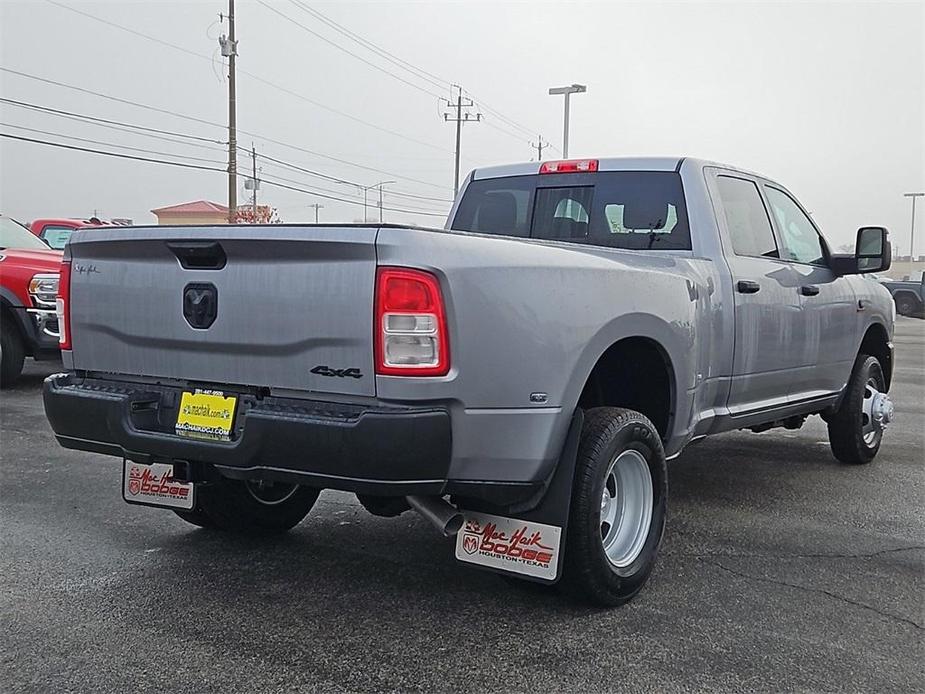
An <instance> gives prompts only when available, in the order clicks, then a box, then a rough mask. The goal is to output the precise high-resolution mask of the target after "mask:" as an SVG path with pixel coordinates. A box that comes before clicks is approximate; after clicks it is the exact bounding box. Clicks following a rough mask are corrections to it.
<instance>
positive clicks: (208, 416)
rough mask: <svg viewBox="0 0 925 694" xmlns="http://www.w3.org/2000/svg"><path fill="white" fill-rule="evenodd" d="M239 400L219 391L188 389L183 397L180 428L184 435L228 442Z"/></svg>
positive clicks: (179, 419)
mask: <svg viewBox="0 0 925 694" xmlns="http://www.w3.org/2000/svg"><path fill="white" fill-rule="evenodd" d="M237 402H238V399H237V398H236V397H235V396H234V395H225V394H224V393H221V392H219V391H215V390H199V389H197V390H195V391H194V392H192V393H191V392H189V391H185V392H184V393H183V395H182V396H181V398H180V411H179V412H178V413H177V425H176V431H177V433H178V434H179V435H181V436H190V437H193V438H200V439H216V440H219V441H227V440H228V439H229V438H231V428H232V426H233V425H234V409H235V405H237Z"/></svg>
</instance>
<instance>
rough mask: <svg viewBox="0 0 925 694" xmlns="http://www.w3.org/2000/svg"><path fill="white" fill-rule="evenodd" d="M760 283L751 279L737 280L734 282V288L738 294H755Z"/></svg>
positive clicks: (759, 287)
mask: <svg viewBox="0 0 925 694" xmlns="http://www.w3.org/2000/svg"><path fill="white" fill-rule="evenodd" d="M760 289H761V285H760V284H758V283H757V282H755V281H753V280H739V281H738V282H736V290H737V291H738V292H739V294H757V293H758V291H759V290H760Z"/></svg>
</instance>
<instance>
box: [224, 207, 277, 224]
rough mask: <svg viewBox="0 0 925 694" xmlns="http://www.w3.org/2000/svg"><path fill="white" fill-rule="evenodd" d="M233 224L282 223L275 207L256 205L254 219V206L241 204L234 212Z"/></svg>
mask: <svg viewBox="0 0 925 694" xmlns="http://www.w3.org/2000/svg"><path fill="white" fill-rule="evenodd" d="M234 223H235V224H282V223H283V220H281V219H280V218H279V213H278V212H277V211H276V208H275V207H270V206H269V205H257V218H256V219H254V208H253V207H252V206H251V205H242V206H241V207H239V208H238V210H237V212H236V213H235V220H234Z"/></svg>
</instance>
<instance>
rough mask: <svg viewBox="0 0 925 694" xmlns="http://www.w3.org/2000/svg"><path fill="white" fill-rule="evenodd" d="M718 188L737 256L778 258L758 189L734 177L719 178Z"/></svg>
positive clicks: (751, 183)
mask: <svg viewBox="0 0 925 694" xmlns="http://www.w3.org/2000/svg"><path fill="white" fill-rule="evenodd" d="M716 185H717V188H719V197H720V202H721V203H722V205H723V213H724V214H725V217H726V226H727V228H728V229H729V236H730V237H731V238H732V250H733V251H734V252H735V254H736V255H749V256H758V257H765V258H779V257H780V254H779V253H778V251H777V242H776V241H775V240H774V232H773V231H772V229H771V220H770V219H769V218H768V211H767V210H766V209H765V207H764V202H763V201H762V200H761V194H760V193H759V192H758V186H757V185H755V184H754V183H753V182H752V181H747V180H745V179H744V178H734V177H733V176H718V177H717V179H716Z"/></svg>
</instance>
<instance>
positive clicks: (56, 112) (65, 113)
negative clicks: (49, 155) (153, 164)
mask: <svg viewBox="0 0 925 694" xmlns="http://www.w3.org/2000/svg"><path fill="white" fill-rule="evenodd" d="M0 102H3V103H5V104H10V105H11V106H21V107H23V108H31V109H34V110H36V111H46V112H48V113H51V114H54V115H58V116H68V117H73V118H79V119H81V120H88V121H94V122H98V123H105V124H108V125H121V126H124V127H126V128H133V129H135V130H146V131H148V132H152V133H160V134H164V135H173V136H174V137H183V138H187V139H190V140H198V141H200V142H209V143H211V144H216V145H227V144H228V143H227V142H223V141H222V140H216V139H214V138H210V137H200V136H198V135H190V134H189V133H181V132H177V131H175V130H164V129H163V128H149V127H146V126H143V125H135V124H133V123H126V122H124V121H118V120H110V119H107V118H98V117H96V116H88V115H86V114H82V113H75V112H74V111H64V110H62V109H57V108H51V107H50V106H42V105H40V104H35V103H31V102H28V101H17V100H16V99H7V98H6V97H0Z"/></svg>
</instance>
